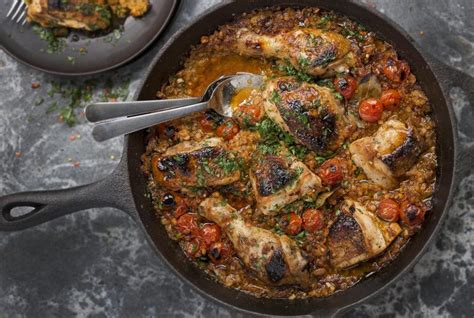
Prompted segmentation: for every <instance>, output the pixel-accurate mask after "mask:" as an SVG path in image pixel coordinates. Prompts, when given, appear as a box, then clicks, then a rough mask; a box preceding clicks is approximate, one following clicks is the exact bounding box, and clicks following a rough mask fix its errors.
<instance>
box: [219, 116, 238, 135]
mask: <svg viewBox="0 0 474 318" xmlns="http://www.w3.org/2000/svg"><path fill="white" fill-rule="evenodd" d="M239 131H240V128H239V125H237V123H236V122H234V121H233V120H231V119H229V120H226V121H225V122H224V123H223V124H221V125H220V126H219V127H217V131H216V135H217V136H218V137H221V138H223V139H224V140H231V139H232V138H234V137H235V135H237V133H238V132H239Z"/></svg>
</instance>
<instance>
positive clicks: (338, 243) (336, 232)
mask: <svg viewBox="0 0 474 318" xmlns="http://www.w3.org/2000/svg"><path fill="white" fill-rule="evenodd" d="M340 210H341V213H340V214H339V216H338V217H337V219H336V221H335V222H334V223H333V224H332V225H331V228H330V229H329V235H328V247H329V253H330V259H331V264H332V265H333V266H334V267H336V268H347V267H350V266H353V265H355V264H357V263H360V262H362V261H365V260H368V259H370V258H372V257H374V256H377V255H378V254H380V253H382V252H383V251H384V250H385V249H386V248H387V247H388V246H389V245H390V243H391V242H392V241H393V240H394V239H395V238H396V237H397V236H398V235H399V234H400V232H401V228H400V226H399V225H398V223H395V222H385V221H383V220H381V219H380V218H378V217H377V216H375V215H374V214H373V213H371V212H369V211H368V210H367V209H366V208H365V207H364V206H362V205H361V204H360V203H358V202H356V201H352V200H349V199H346V200H345V201H344V202H343V204H342V206H341V209H340Z"/></svg>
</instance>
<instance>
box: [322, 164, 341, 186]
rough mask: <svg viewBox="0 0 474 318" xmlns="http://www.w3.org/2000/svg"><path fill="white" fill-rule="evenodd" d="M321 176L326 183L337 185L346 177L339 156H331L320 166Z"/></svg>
mask: <svg viewBox="0 0 474 318" xmlns="http://www.w3.org/2000/svg"><path fill="white" fill-rule="evenodd" d="M319 177H320V178H321V180H322V181H323V183H324V184H325V185H329V186H332V185H335V184H338V183H340V182H341V181H342V180H343V179H344V172H343V171H342V163H341V160H339V159H338V158H331V159H328V160H326V161H324V163H323V164H322V165H321V167H319Z"/></svg>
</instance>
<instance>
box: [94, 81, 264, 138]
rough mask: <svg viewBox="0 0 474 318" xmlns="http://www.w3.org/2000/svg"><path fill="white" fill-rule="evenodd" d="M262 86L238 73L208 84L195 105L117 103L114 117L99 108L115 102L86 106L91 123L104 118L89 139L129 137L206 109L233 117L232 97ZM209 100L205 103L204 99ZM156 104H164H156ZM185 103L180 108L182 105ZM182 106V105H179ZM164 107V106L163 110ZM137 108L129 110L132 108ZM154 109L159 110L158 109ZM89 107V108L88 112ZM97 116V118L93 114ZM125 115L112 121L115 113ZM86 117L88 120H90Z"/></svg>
mask: <svg viewBox="0 0 474 318" xmlns="http://www.w3.org/2000/svg"><path fill="white" fill-rule="evenodd" d="M262 85H263V76H261V75H256V74H251V73H238V74H236V75H232V76H224V77H221V78H219V79H218V80H216V81H214V82H213V83H212V84H211V85H209V87H208V89H207V90H206V93H205V94H204V96H203V97H202V98H201V99H199V100H198V102H196V100H197V99H194V100H193V101H194V102H195V103H193V104H188V102H190V100H189V99H180V100H179V101H177V100H173V99H171V100H163V101H144V102H126V103H119V108H120V110H119V111H115V112H113V114H110V115H109V114H107V113H106V112H105V111H100V112H99V111H98V110H99V109H100V107H104V108H107V109H109V108H113V105H116V104H117V103H102V104H99V103H96V104H92V105H90V106H88V107H87V109H86V117H87V111H88V110H89V112H88V113H89V117H92V119H93V120H96V119H97V118H106V119H105V120H104V121H101V122H98V123H97V124H96V125H95V127H94V128H93V130H92V136H93V137H94V139H95V140H96V141H104V140H108V139H110V138H114V137H117V136H121V135H125V134H129V133H132V132H135V131H138V130H141V129H145V128H148V127H151V126H154V125H157V124H160V123H163V122H167V121H170V120H173V119H177V118H181V117H183V116H186V115H190V114H193V113H196V112H199V111H204V110H206V109H213V110H214V111H216V112H217V113H218V114H220V115H222V116H224V117H232V116H233V109H232V107H231V101H232V98H233V97H234V96H235V94H236V93H237V92H239V91H240V90H242V89H245V88H260V87H261V86H262ZM209 95H210V97H209V98H208V100H206V98H207V96H209ZM159 102H166V103H167V104H164V103H159ZM183 102H185V104H184V105H183V104H182V103H183ZM180 103H181V104H180ZM166 105H167V107H166ZM135 106H136V107H137V109H130V110H128V108H131V107H135ZM157 106H159V107H161V108H160V109H159V110H157V109H156V108H157ZM89 107H91V108H90V109H89ZM152 109H153V110H155V111H154V112H151V113H145V114H144V112H145V110H148V111H150V110H152ZM98 113H100V115H99V116H95V114H98ZM117 113H120V114H127V115H125V116H131V117H119V118H114V119H111V118H113V117H112V116H113V115H114V114H117ZM89 117H87V118H88V119H89Z"/></svg>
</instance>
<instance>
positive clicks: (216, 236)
mask: <svg viewBox="0 0 474 318" xmlns="http://www.w3.org/2000/svg"><path fill="white" fill-rule="evenodd" d="M201 237H202V238H203V239H204V242H205V243H206V246H210V245H211V244H212V243H215V242H217V241H220V239H221V228H220V227H219V226H218V225H217V224H206V225H204V226H203V227H202V229H201Z"/></svg>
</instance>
